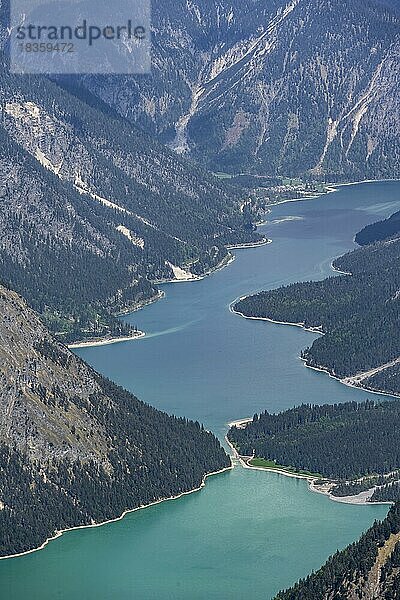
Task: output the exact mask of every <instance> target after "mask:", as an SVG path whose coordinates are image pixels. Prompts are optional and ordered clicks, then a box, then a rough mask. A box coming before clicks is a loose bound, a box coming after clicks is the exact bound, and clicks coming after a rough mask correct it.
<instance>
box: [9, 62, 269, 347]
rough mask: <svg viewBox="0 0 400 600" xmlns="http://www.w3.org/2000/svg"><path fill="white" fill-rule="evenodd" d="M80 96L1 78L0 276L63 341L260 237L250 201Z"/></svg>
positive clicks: (112, 323) (47, 84)
mask: <svg viewBox="0 0 400 600" xmlns="http://www.w3.org/2000/svg"><path fill="white" fill-rule="evenodd" d="M74 92H75V90H72V91H71V89H70V87H69V88H68V90H67V89H65V87H63V86H61V85H58V84H57V83H55V82H52V81H50V80H48V79H46V78H44V77H39V76H35V77H33V76H32V77H29V76H23V77H21V76H13V75H10V74H9V73H8V72H7V68H6V67H5V66H4V65H2V68H1V69H0V115H1V123H0V141H1V144H0V197H1V203H0V230H1V238H0V276H1V280H2V282H3V283H5V284H7V285H9V286H10V287H12V288H14V289H16V291H18V292H19V293H21V294H23V295H24V296H25V297H26V298H27V300H28V301H29V303H30V304H31V305H32V306H33V307H34V308H35V309H36V310H38V311H40V312H41V314H43V316H44V318H45V321H46V323H47V324H48V325H49V326H50V327H51V329H52V330H53V331H54V332H56V333H60V334H62V335H63V339H64V340H65V341H70V340H73V339H76V338H82V337H85V338H87V337H96V336H99V335H106V334H110V333H121V332H124V326H123V325H121V323H119V322H118V321H117V320H116V319H113V317H112V315H113V314H114V313H117V312H119V311H122V310H124V309H126V308H129V307H133V306H135V305H136V304H137V303H140V302H143V301H145V300H148V299H149V298H151V297H154V296H155V294H156V293H157V290H156V289H155V283H156V282H157V281H159V280H162V279H175V278H176V277H177V274H178V276H181V277H183V276H184V277H187V278H190V277H195V276H198V275H202V274H204V273H205V272H207V271H209V270H211V269H213V268H215V267H216V266H217V265H219V264H220V263H221V262H222V261H224V260H226V259H227V258H228V256H229V253H228V250H227V249H226V245H227V244H237V243H243V242H248V241H254V240H257V239H258V238H259V236H258V234H257V233H255V232H254V227H253V225H252V224H251V220H252V218H251V215H249V214H248V213H246V214H245V211H243V210H242V205H243V196H244V197H245V196H246V194H244V193H243V192H238V191H237V190H236V189H234V188H233V187H230V186H227V185H226V184H225V183H224V182H222V181H220V180H218V179H217V178H216V177H214V176H213V175H209V174H207V173H206V172H205V171H203V170H202V169H200V168H197V167H196V166H194V165H192V164H190V163H187V162H186V161H185V160H183V159H181V158H179V157H178V156H176V154H174V153H173V152H172V151H171V150H169V149H167V148H165V147H164V146H163V145H161V144H160V143H158V142H157V141H154V140H153V139H152V138H151V137H149V136H148V135H147V134H145V133H144V132H142V131H140V130H138V129H137V128H136V127H134V126H133V125H132V124H131V123H129V122H128V121H127V120H126V119H124V118H122V117H121V116H119V115H117V114H116V113H115V112H113V111H112V110H111V109H110V108H109V107H108V106H106V105H105V104H104V103H102V102H101V101H100V100H99V99H98V98H95V97H92V96H90V95H89V94H88V93H85V98H84V99H82V98H81V97H79V94H78V93H74Z"/></svg>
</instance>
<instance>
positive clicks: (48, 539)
mask: <svg viewBox="0 0 400 600" xmlns="http://www.w3.org/2000/svg"><path fill="white" fill-rule="evenodd" d="M232 469H233V464H231V466H230V467H224V468H223V469H219V470H218V471H211V472H210V473H205V475H204V476H203V479H202V482H201V484H200V485H199V486H198V487H196V488H193V489H191V490H187V491H186V492H181V493H180V494H177V495H176V496H169V497H167V498H160V499H159V500H155V501H154V502H150V503H149V504H144V505H142V506H137V507H136V508H131V509H128V510H125V511H124V512H123V513H122V514H121V515H120V516H118V517H114V518H112V519H107V520H106V521H101V522H100V523H91V524H89V525H77V526H75V527H67V528H66V529H61V530H60V531H56V533H55V534H54V535H53V536H51V537H48V538H47V539H46V540H45V541H44V542H43V544H41V545H40V546H38V547H37V548H32V549H31V550H25V551H24V552H18V553H16V554H8V555H7V556H0V560H8V559H12V558H19V557H21V556H27V555H28V554H32V553H33V552H39V550H43V549H44V548H45V547H46V546H47V545H48V544H49V543H50V542H52V541H53V540H56V539H58V538H60V537H61V536H62V535H63V534H64V533H67V532H68V531H78V530H79V529H94V528H95V527H103V525H107V524H108V523H116V522H117V521H122V519H124V518H125V517H126V515H129V514H131V513H134V512H136V511H138V510H144V509H146V508H150V507H151V506H156V505H157V504H161V503H162V502H169V501H172V500H179V498H183V496H188V495H189V494H193V493H195V492H200V491H201V490H202V489H203V488H204V487H205V485H206V482H207V478H208V477H213V476H214V475H220V474H221V473H225V472H226V471H231V470H232Z"/></svg>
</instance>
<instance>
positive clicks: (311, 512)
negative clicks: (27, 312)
mask: <svg viewBox="0 0 400 600" xmlns="http://www.w3.org/2000/svg"><path fill="white" fill-rule="evenodd" d="M399 208H400V184H399V183H398V182H384V183H374V184H363V185H357V186H349V187H343V188H341V189H340V191H337V192H335V193H332V194H328V195H326V196H322V197H321V198H320V199H318V200H314V201H307V202H301V203H288V204H283V205H280V206H276V207H274V209H273V210H272V213H271V214H270V215H269V223H267V225H265V226H263V228H262V229H263V231H265V233H266V234H267V235H268V237H270V238H271V239H272V240H273V243H272V244H269V245H267V246H264V247H259V248H252V249H247V250H237V251H235V255H236V260H235V261H234V262H233V263H232V264H231V265H230V266H229V267H228V268H226V269H224V270H222V271H220V272H218V273H215V274H213V275H212V276H211V277H208V278H206V279H204V280H202V281H199V282H192V283H181V284H167V285H165V286H163V289H164V291H165V293H166V298H165V299H163V300H161V301H160V302H157V303H156V304H153V305H151V306H148V307H146V308H144V309H143V310H141V311H139V312H137V313H133V314H132V315H130V316H129V317H127V319H128V320H129V321H130V322H132V323H134V324H136V325H137V326H138V327H139V328H140V329H143V330H144V331H146V333H147V334H148V335H147V337H146V338H143V339H142V340H138V341H134V342H126V343H120V344H115V345H110V346H103V347H97V348H89V349H82V350H79V351H78V354H79V355H80V356H82V357H83V358H84V359H85V360H87V361H88V362H89V363H91V364H92V365H93V366H94V367H95V368H96V369H98V370H99V371H101V372H102V373H104V374H105V375H107V376H108V377H111V378H112V379H114V380H115V381H117V382H118V383H120V384H122V385H124V386H125V387H127V388H128V389H131V390H132V391H134V392H135V393H136V394H137V395H138V396H139V397H140V398H142V399H143V400H145V401H147V402H149V403H151V404H153V405H155V406H157V407H158V408H161V409H164V410H166V411H168V412H171V413H175V414H182V415H186V416H189V417H193V418H196V419H199V420H201V421H203V422H204V423H205V425H206V426H207V427H208V428H210V429H212V430H213V431H214V432H215V433H216V434H217V435H218V436H219V437H220V438H221V439H223V436H224V434H225V432H226V424H227V423H228V422H229V421H231V420H234V419H238V418H242V417H246V416H249V415H252V414H253V413H254V412H256V411H259V410H264V409H266V408H267V409H269V410H279V409H284V408H288V407H290V406H293V405H294V404H298V403H300V402H317V403H322V402H340V401H346V400H351V399H355V400H357V399H358V400H361V399H365V398H367V397H368V396H369V394H368V393H366V392H363V391H361V390H355V389H352V388H348V387H346V386H344V385H342V384H340V383H339V382H337V381H335V380H334V379H331V378H329V377H327V376H326V375H325V374H323V373H319V372H316V371H312V370H310V369H306V368H304V366H303V364H302V363H301V361H300V360H299V359H298V356H299V353H300V350H301V349H302V348H304V347H305V346H307V345H309V344H310V343H311V342H312V340H313V339H314V337H315V336H314V334H311V333H309V332H305V331H303V330H301V329H299V328H296V327H287V326H281V325H274V324H271V323H266V322H258V321H249V320H245V319H242V318H240V317H238V316H237V315H234V314H232V313H231V312H229V305H230V303H231V302H232V301H233V300H234V299H235V298H237V297H238V296H241V295H243V294H246V293H250V292H253V291H257V290H260V289H268V288H273V287H276V286H278V285H282V284H286V283H290V282H292V281H297V280H308V279H320V278H322V277H325V276H326V275H329V274H332V271H331V269H330V263H331V260H332V258H334V257H335V256H338V255H339V254H342V253H343V252H344V251H346V250H348V249H350V248H352V247H353V242H352V238H353V236H354V234H355V233H356V231H358V229H360V228H361V227H362V226H364V225H365V224H367V223H370V222H372V221H374V220H377V219H379V218H384V217H385V216H387V215H389V214H391V213H392V212H394V211H395V210H398V209H399ZM386 511H387V508H386V507H385V506H366V507H364V506H362V507H357V506H346V505H341V504H338V503H334V502H331V501H329V500H328V499H327V498H326V497H324V496H321V495H319V494H313V493H311V492H309V491H308V489H307V485H306V483H305V482H304V481H300V480H296V479H290V478H287V477H284V476H282V475H278V474H271V473H265V472H259V471H249V470H245V469H242V468H241V467H239V466H236V467H235V468H234V469H233V471H230V472H227V473H224V474H222V475H218V476H216V477H212V478H209V479H208V481H207V485H206V487H205V488H204V489H203V490H202V491H201V492H199V493H196V494H191V495H189V496H186V497H184V498H181V499H179V500H176V501H170V502H166V503H163V504H160V505H157V506H154V507H151V508H149V509H146V510H143V511H139V512H136V513H133V514H130V515H128V516H127V517H126V518H125V519H123V520H122V521H119V522H117V523H113V524H109V525H106V526H104V527H99V528H96V529H86V530H81V531H76V532H70V533H67V534H65V535H64V536H62V538H59V539H57V540H55V541H54V542H51V543H50V544H49V545H48V546H47V547H46V548H45V549H44V550H43V551H40V552H36V553H33V554H30V555H27V556H25V557H21V558H16V559H11V560H7V561H0V586H1V588H0V589H1V598H3V597H4V598H7V599H10V600H22V599H25V598H32V599H36V598H37V599H40V600H47V599H49V600H50V599H53V598H59V599H63V600H72V599H78V598H79V599H82V600H85V599H87V600H92V599H93V600H94V599H96V600H97V599H99V600H108V599H111V598H116V599H121V600H125V599H128V598H129V599H137V600H151V599H153V598H154V599H156V598H157V599H159V600H167V599H174V600H175V599H176V600H183V599H185V600H186V599H187V598H193V599H206V598H207V599H208V598H211V599H213V598H215V599H225V598H230V599H233V600H236V599H237V600H241V599H242V598H249V599H250V600H258V599H261V598H263V599H268V598H271V597H272V596H273V595H274V594H275V593H276V592H277V591H278V590H279V589H280V588H282V587H286V586H288V585H290V584H291V583H293V582H294V581H295V580H296V579H298V578H299V577H301V576H304V575H306V574H307V573H308V572H309V571H311V570H312V569H316V568H318V567H319V566H320V565H321V564H322V563H323V562H324V561H325V559H326V558H327V556H328V555H329V554H331V553H332V552H334V551H335V550H336V549H337V548H341V547H343V546H345V545H346V544H347V543H349V542H350V541H352V540H354V539H355V538H356V537H358V536H359V534H360V533H361V532H362V531H363V530H365V529H366V528H368V527H369V525H370V524H371V523H372V522H373V520H374V519H375V518H381V517H383V516H384V515H385V513H386Z"/></svg>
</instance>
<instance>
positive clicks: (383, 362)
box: [233, 213, 400, 395]
mask: <svg viewBox="0 0 400 600" xmlns="http://www.w3.org/2000/svg"><path fill="white" fill-rule="evenodd" d="M396 214H397V213H396ZM397 227H398V216H396V215H393V216H392V217H391V218H390V219H387V220H385V221H383V222H379V223H377V224H374V225H372V226H369V228H368V229H365V230H363V232H360V233H359V234H358V236H356V239H358V240H359V241H360V243H363V244H364V243H366V245H363V246H362V247H359V248H357V249H356V250H354V251H352V252H349V253H347V254H345V255H344V256H342V257H340V258H338V259H336V260H335V261H334V263H333V266H334V268H335V269H336V270H338V271H341V272H342V273H345V274H341V275H338V276H332V277H329V278H328V279H325V280H323V281H311V282H304V283H295V284H292V285H289V286H286V287H281V288H279V289H276V290H272V291H265V292H260V293H258V294H255V295H253V296H247V297H245V298H242V299H240V300H239V301H238V302H237V303H236V304H235V305H234V307H233V310H234V311H235V312H238V313H240V314H241V315H243V316H245V317H250V318H260V319H270V320H273V321H277V322H283V323H290V324H299V325H302V326H304V327H306V328H311V329H315V330H317V331H318V332H320V333H322V334H324V335H322V336H320V337H318V338H317V339H316V340H315V341H314V342H313V344H312V345H311V347H309V348H306V349H305V350H304V351H303V352H302V358H303V359H304V361H305V362H306V364H307V365H308V366H311V367H315V368H321V369H324V370H326V371H328V372H329V373H330V374H331V375H333V376H335V377H337V378H339V379H341V380H342V381H343V382H344V383H347V384H351V385H357V386H361V387H365V388H368V389H371V390H375V391H383V392H386V393H390V394H395V395H397V394H400V336H399V335H398V332H399V325H400V237H398V235H397V234H396V233H394V234H393V232H394V231H395V230H396V228H397ZM371 240H372V241H373V243H367V242H369V241H371Z"/></svg>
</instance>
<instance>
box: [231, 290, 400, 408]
mask: <svg viewBox="0 0 400 600" xmlns="http://www.w3.org/2000/svg"><path fill="white" fill-rule="evenodd" d="M251 295H253V294H249V296H251ZM247 297H248V296H242V297H240V298H237V299H236V300H234V301H233V302H232V303H231V304H230V306H229V310H230V312H231V313H233V314H235V315H239V316H240V317H242V318H243V319H250V320H253V321H267V322H269V323H274V324H275V325H289V326H291V327H300V329H303V330H304V331H308V332H310V333H314V334H316V335H325V334H324V332H323V331H321V326H318V327H306V326H305V324H304V323H291V322H290V321H277V320H276V319H270V318H269V317H250V316H248V315H245V314H244V313H242V312H241V311H239V310H235V309H234V305H235V304H236V303H237V302H239V301H240V300H244V299H245V298H247ZM298 358H299V359H300V360H301V361H302V362H303V364H304V366H305V367H306V368H307V369H312V370H313V371H319V372H321V373H325V374H326V375H328V376H329V377H331V378H332V379H335V380H336V381H339V383H341V384H342V385H345V386H347V387H351V388H355V389H359V390H364V391H366V392H369V393H370V394H378V395H380V396H388V397H389V398H395V399H399V398H400V394H395V393H393V392H387V391H385V390H376V389H373V388H370V387H368V386H366V385H361V384H360V385H357V384H356V383H355V382H353V381H352V379H353V378H356V377H357V376H359V375H360V374H357V373H356V374H355V375H352V376H349V377H345V378H340V377H338V376H337V375H334V374H333V373H331V371H330V370H329V369H328V368H327V367H324V366H322V365H315V366H314V365H310V364H309V363H308V362H307V359H306V358H302V357H301V356H299V357H298Z"/></svg>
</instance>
